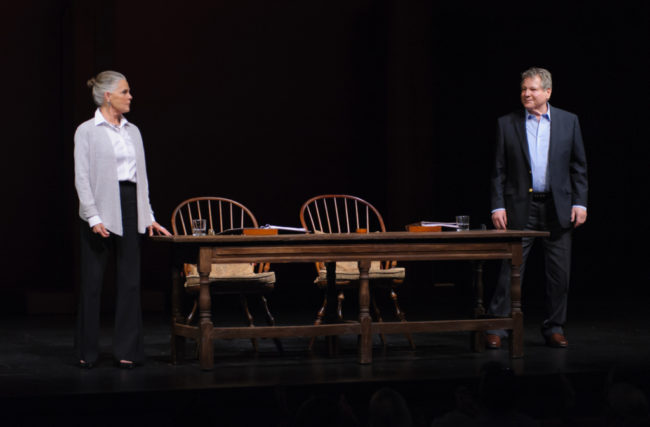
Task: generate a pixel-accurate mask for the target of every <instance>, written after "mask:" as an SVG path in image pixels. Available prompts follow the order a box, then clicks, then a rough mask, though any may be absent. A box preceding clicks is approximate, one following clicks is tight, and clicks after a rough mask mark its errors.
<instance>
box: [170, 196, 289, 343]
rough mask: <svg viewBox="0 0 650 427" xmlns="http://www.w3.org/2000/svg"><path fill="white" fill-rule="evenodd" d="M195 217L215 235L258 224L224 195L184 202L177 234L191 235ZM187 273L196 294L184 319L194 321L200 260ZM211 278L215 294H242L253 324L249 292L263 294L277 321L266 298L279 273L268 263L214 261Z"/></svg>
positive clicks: (176, 214) (177, 213)
mask: <svg viewBox="0 0 650 427" xmlns="http://www.w3.org/2000/svg"><path fill="white" fill-rule="evenodd" d="M193 219H205V220H206V225H207V227H206V228H207V230H206V232H207V234H212V235H214V234H222V233H228V232H230V231H235V230H239V229H243V228H257V227H258V223H257V219H255V216H254V215H253V213H252V212H251V211H250V210H249V209H248V208H247V207H246V206H244V205H242V204H241V203H239V202H236V201H234V200H230V199H226V198H223V197H194V198H191V199H187V200H185V201H183V202H181V203H180V204H179V205H178V206H177V207H176V209H174V211H173V213H172V232H173V234H174V235H191V234H192V220H193ZM183 275H184V277H185V284H184V288H185V290H186V291H187V293H189V294H190V295H192V296H193V297H194V302H193V306H192V309H191V311H190V312H189V314H188V315H187V316H184V319H183V320H184V321H185V323H186V324H190V323H192V322H193V321H194V320H195V317H196V312H197V309H198V304H199V302H198V298H199V290H200V283H199V282H200V277H199V273H198V271H197V267H196V264H184V266H183ZM209 279H210V294H211V295H239V299H240V303H241V306H242V309H243V311H244V315H245V316H246V319H247V321H248V324H249V326H251V327H253V326H255V325H254V319H253V315H252V314H251V312H250V310H249V306H248V299H247V297H248V296H257V297H259V301H260V303H261V306H262V308H263V311H264V314H265V317H266V321H267V323H268V324H269V325H271V326H273V325H275V319H274V318H273V315H272V314H271V311H270V310H269V305H268V301H267V299H266V295H267V294H269V293H270V292H272V291H273V289H274V287H275V273H274V272H273V271H270V265H269V264H268V263H263V264H257V265H255V264H253V263H233V264H212V267H211V271H210V276H209ZM274 341H275V345H276V347H277V348H278V350H280V351H282V343H281V342H280V340H278V339H274ZM251 342H252V344H253V347H254V349H255V351H258V345H257V340H256V339H255V338H252V339H251Z"/></svg>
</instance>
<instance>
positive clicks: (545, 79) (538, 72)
mask: <svg viewBox="0 0 650 427" xmlns="http://www.w3.org/2000/svg"><path fill="white" fill-rule="evenodd" d="M535 76H539V78H540V79H541V80H542V89H544V90H546V89H553V80H552V79H551V72H550V71H548V70H547V69H545V68H539V67H531V68H529V69H527V70H526V71H524V72H523V73H521V81H522V82H523V81H524V80H526V79H528V78H530V79H532V78H534V77H535Z"/></svg>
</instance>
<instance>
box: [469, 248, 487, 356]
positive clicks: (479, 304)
mask: <svg viewBox="0 0 650 427" xmlns="http://www.w3.org/2000/svg"><path fill="white" fill-rule="evenodd" d="M484 264H485V261H482V260H481V261H473V262H472V267H473V270H474V294H475V296H476V300H475V301H476V302H475V305H474V318H475V319H476V318H479V317H481V316H483V315H484V314H485V307H484V306H483V265H484ZM471 346H472V349H473V350H474V351H475V352H477V353H482V352H484V351H485V332H484V331H473V332H472V333H471Z"/></svg>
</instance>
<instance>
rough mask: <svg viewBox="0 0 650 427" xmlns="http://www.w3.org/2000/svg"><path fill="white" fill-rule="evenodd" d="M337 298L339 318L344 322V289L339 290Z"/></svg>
mask: <svg viewBox="0 0 650 427" xmlns="http://www.w3.org/2000/svg"><path fill="white" fill-rule="evenodd" d="M336 299H337V304H338V305H337V307H336V314H337V316H338V317H339V320H340V321H341V322H342V321H343V301H345V295H343V291H340V292H339V295H338V297H337V298H336Z"/></svg>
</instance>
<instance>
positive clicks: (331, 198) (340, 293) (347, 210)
mask: <svg viewBox="0 0 650 427" xmlns="http://www.w3.org/2000/svg"><path fill="white" fill-rule="evenodd" d="M300 222H301V224H302V226H303V228H305V229H307V230H310V231H312V232H314V233H359V232H362V233H372V232H385V231H386V226H385V225H384V219H383V218H382V216H381V214H380V213H379V211H378V210H377V209H376V208H375V207H374V206H373V205H371V204H370V203H368V202H366V201H365V200H363V199H360V198H359V197H355V196H350V195H344V194H324V195H319V196H315V197H312V198H311V199H309V200H307V201H306V202H305V203H304V204H303V205H302V207H301V208H300ZM396 264H397V262H396V261H383V262H380V261H373V262H372V263H371V265H370V271H369V278H370V289H371V294H370V295H371V298H370V303H371V307H372V311H371V312H372V314H374V317H375V320H376V321H378V322H382V321H383V319H382V316H381V311H380V309H379V306H378V305H377V302H376V299H375V292H373V291H374V290H376V289H382V290H386V291H387V292H388V295H389V297H390V299H391V300H392V302H393V305H394V308H395V316H396V317H397V318H398V319H399V320H400V321H402V322H406V316H405V315H404V312H403V311H402V309H401V308H400V305H399V302H398V300H397V292H396V288H397V287H398V286H399V285H400V284H401V283H402V282H403V281H404V277H405V274H406V271H405V269H404V268H403V267H397V266H396ZM316 271H317V273H318V276H317V277H316V279H315V280H314V283H315V284H316V285H317V286H318V288H319V289H321V290H322V291H323V303H322V305H321V307H320V309H319V311H318V313H317V315H316V321H315V324H316V325H318V324H320V323H322V321H323V317H324V316H325V311H326V308H327V304H328V301H327V270H326V268H325V263H324V262H317V263H316ZM359 276H360V273H359V267H358V264H357V263H356V262H347V261H344V262H337V263H336V289H337V316H338V318H339V320H341V321H343V301H344V300H345V295H344V292H345V291H347V290H352V289H357V288H358V284H359ZM405 335H406V338H407V340H408V342H409V344H410V346H411V348H413V349H415V344H414V342H413V338H412V337H411V334H408V333H407V334H405ZM380 337H381V341H382V343H383V344H384V345H386V341H385V339H384V336H383V334H380ZM314 340H315V338H312V339H311V341H310V343H309V348H310V349H311V348H312V346H313V344H314Z"/></svg>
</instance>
